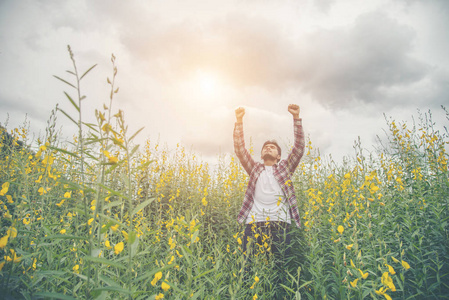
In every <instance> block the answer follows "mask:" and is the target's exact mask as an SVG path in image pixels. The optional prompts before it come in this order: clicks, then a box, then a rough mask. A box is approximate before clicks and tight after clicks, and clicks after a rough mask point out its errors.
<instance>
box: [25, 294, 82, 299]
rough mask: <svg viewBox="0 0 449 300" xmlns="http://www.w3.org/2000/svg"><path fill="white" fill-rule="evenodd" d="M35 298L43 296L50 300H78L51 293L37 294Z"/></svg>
mask: <svg viewBox="0 0 449 300" xmlns="http://www.w3.org/2000/svg"><path fill="white" fill-rule="evenodd" d="M34 296H41V297H45V298H49V299H62V300H76V298H73V297H72V296H68V295H64V294H60V293H51V292H37V293H35V294H34Z"/></svg>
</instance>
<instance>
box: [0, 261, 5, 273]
mask: <svg viewBox="0 0 449 300" xmlns="http://www.w3.org/2000/svg"><path fill="white" fill-rule="evenodd" d="M4 265H5V261H3V262H1V263H0V271H1V270H2V269H3V266H4Z"/></svg>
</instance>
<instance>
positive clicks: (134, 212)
mask: <svg viewBox="0 0 449 300" xmlns="http://www.w3.org/2000/svg"><path fill="white" fill-rule="evenodd" d="M154 199H156V198H155V197H152V198H150V199H148V200H145V201H144V202H142V203H140V204H139V205H137V206H136V208H134V210H133V212H132V213H131V217H133V216H134V215H135V214H137V213H138V212H139V211H141V210H142V209H144V208H145V207H147V206H148V205H149V204H150V203H152V202H153V201H154Z"/></svg>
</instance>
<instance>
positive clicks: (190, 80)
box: [0, 0, 449, 160]
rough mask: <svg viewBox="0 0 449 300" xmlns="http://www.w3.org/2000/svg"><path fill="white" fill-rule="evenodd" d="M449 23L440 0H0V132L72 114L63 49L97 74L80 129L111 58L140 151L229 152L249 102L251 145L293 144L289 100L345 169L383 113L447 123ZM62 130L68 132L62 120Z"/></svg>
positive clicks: (318, 143) (103, 92) (380, 124)
mask: <svg viewBox="0 0 449 300" xmlns="http://www.w3.org/2000/svg"><path fill="white" fill-rule="evenodd" d="M362 3H363V4H362ZM448 15H449V1H446V0H425V1H424V0H422V1H420V0H370V1H359V0H338V1H337V0H276V1H269V0H227V1H223V0H219V1H218V0H183V1H173V0H168V1H167V0H164V1H162V0H154V1H152V0H148V1H143V0H141V1H121V0H94V1H87V0H84V1H81V0H79V1H59V0H40V1H39V0H2V1H0V82H1V85H0V112H1V114H0V122H1V123H2V124H3V125H4V124H5V122H6V120H8V128H9V129H11V128H14V127H17V126H20V125H21V124H22V123H23V122H24V120H25V118H27V120H28V121H29V122H30V125H31V128H32V130H33V131H34V132H36V134H37V135H38V134H39V133H40V134H43V133H44V132H45V127H46V122H47V120H48V118H49V116H50V112H51V110H52V109H53V108H54V107H55V106H56V104H57V103H59V105H60V107H61V108H63V109H65V110H66V111H67V112H70V113H74V110H73V108H72V107H71V106H70V104H69V103H68V101H67V99H66V98H65V96H64V94H63V91H68V92H72V91H71V90H70V88H69V87H68V86H66V85H64V84H63V83H62V82H60V81H58V80H57V79H55V78H54V77H53V75H57V76H60V77H63V78H65V79H70V75H69V74H68V73H66V72H65V71H66V70H70V69H71V68H72V65H71V61H70V58H69V54H68V52H67V45H70V46H71V48H72V50H73V52H74V54H75V59H76V61H77V64H78V69H79V71H80V72H83V71H85V70H86V69H88V68H89V67H90V66H92V65H94V64H98V65H97V67H96V68H95V69H94V70H93V71H92V72H91V73H90V74H89V75H88V76H87V77H85V79H84V80H83V82H82V92H83V94H85V95H86V96H87V98H86V100H84V101H83V111H84V115H85V118H86V121H92V120H93V119H94V110H95V109H96V108H98V109H101V108H102V106H103V103H108V102H109V99H108V95H109V87H108V84H107V81H106V78H107V77H108V76H109V77H111V73H112V65H111V61H110V58H111V54H112V53H113V54H114V55H115V56H116V64H117V67H118V74H117V78H116V85H117V86H118V87H119V88H120V91H119V93H118V94H117V95H116V98H115V100H114V101H115V102H114V104H113V110H115V111H117V110H118V109H122V110H123V111H124V112H125V118H126V120H127V122H128V124H129V127H130V128H131V130H137V129H138V128H140V127H145V129H144V131H142V132H141V133H140V141H143V140H145V139H150V140H152V141H156V140H158V139H159V140H160V142H162V143H166V144H167V145H168V147H174V145H176V144H177V143H180V144H182V145H184V146H185V147H186V148H188V149H192V150H193V151H195V152H196V153H198V154H199V155H200V156H201V157H203V158H204V159H206V160H208V159H211V158H212V159H213V158H216V157H217V156H218V154H220V153H221V154H223V153H231V152H232V151H233V149H232V147H233V145H232V130H233V126H234V121H235V116H234V110H235V108H237V107H239V106H243V107H245V108H246V112H247V113H246V115H245V119H244V123H245V134H246V137H247V140H248V142H249V138H250V137H251V139H252V142H253V143H254V147H255V149H259V148H260V147H261V144H262V143H263V142H264V141H265V140H266V139H272V138H274V139H277V140H278V141H279V143H280V144H281V145H283V146H287V145H289V144H291V141H292V137H293V134H292V120H291V119H292V118H291V116H290V115H289V113H288V112H287V106H288V104H289V103H297V104H299V105H300V107H301V117H302V118H303V125H304V128H305V131H306V134H307V135H308V136H309V137H310V139H311V141H312V143H313V145H314V146H315V147H317V148H319V149H320V152H321V154H322V155H324V156H327V155H329V154H332V156H333V157H334V158H335V159H339V158H341V157H342V156H344V155H352V154H353V145H354V141H355V140H356V139H357V138H358V137H359V136H360V138H361V140H362V144H363V145H364V146H365V148H366V149H367V150H369V151H371V150H373V146H372V145H373V144H374V143H375V137H376V135H383V134H384V133H383V130H384V129H386V128H387V125H386V122H385V119H384V114H386V115H387V116H388V117H389V116H391V117H393V118H394V119H396V120H398V121H401V120H404V121H409V122H410V120H411V117H412V116H415V117H417V111H418V109H419V110H421V111H423V112H425V111H427V110H429V109H430V110H431V111H432V113H433V116H434V118H435V120H436V121H437V122H438V123H439V124H441V125H447V120H445V115H444V112H443V111H442V110H441V109H440V106H441V105H444V104H447V103H448V99H449V98H448V96H449V55H448V53H449V34H447V29H448V28H449V18H447V16H448ZM58 126H62V131H63V132H64V134H66V135H67V136H71V134H73V132H74V130H75V129H74V128H73V127H74V126H73V125H72V124H70V123H69V122H67V120H66V119H65V117H64V116H63V115H61V114H59V115H58ZM257 151H258V150H257Z"/></svg>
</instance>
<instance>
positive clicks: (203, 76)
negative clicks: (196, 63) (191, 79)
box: [196, 71, 219, 96]
mask: <svg viewBox="0 0 449 300" xmlns="http://www.w3.org/2000/svg"><path fill="white" fill-rule="evenodd" d="M196 81H197V86H198V88H199V91H200V92H201V94H203V95H204V96H213V95H216V94H217V93H218V89H219V81H218V77H217V75H216V74H214V73H212V72H205V71H198V72H197V74H196Z"/></svg>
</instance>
